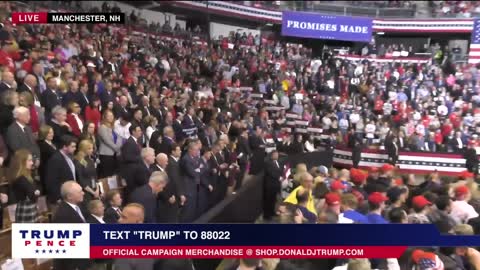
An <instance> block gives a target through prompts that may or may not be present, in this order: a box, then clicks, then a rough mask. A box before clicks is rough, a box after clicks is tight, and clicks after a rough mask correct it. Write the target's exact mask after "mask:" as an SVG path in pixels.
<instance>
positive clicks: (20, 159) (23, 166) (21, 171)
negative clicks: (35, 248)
mask: <svg viewBox="0 0 480 270" xmlns="http://www.w3.org/2000/svg"><path fill="white" fill-rule="evenodd" d="M32 167H33V157H32V153H30V151H28V150H26V149H20V150H18V151H17V152H15V155H14V156H13V159H12V161H11V163H10V168H9V171H8V180H9V182H10V187H11V189H12V193H13V195H14V197H15V198H16V200H17V208H16V210H15V222H17V223H35V222H37V218H38V213H37V198H38V196H40V191H39V190H38V189H37V188H36V186H35V183H34V182H33V178H32Z"/></svg>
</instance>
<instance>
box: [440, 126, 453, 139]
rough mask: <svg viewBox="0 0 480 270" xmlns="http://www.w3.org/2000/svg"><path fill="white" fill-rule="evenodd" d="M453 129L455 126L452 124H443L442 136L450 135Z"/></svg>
mask: <svg viewBox="0 0 480 270" xmlns="http://www.w3.org/2000/svg"><path fill="white" fill-rule="evenodd" d="M452 130H453V127H452V125H446V124H445V125H443V126H442V136H445V137H447V136H448V135H450V132H452Z"/></svg>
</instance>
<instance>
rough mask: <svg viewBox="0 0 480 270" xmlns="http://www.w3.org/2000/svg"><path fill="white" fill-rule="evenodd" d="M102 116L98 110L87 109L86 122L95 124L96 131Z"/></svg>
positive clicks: (88, 107)
mask: <svg viewBox="0 0 480 270" xmlns="http://www.w3.org/2000/svg"><path fill="white" fill-rule="evenodd" d="M101 119H102V114H101V113H100V111H99V110H98V109H97V108H94V109H92V108H91V107H90V106H87V107H85V121H90V122H92V123H94V124H95V130H97V128H98V126H99V125H100V120H101Z"/></svg>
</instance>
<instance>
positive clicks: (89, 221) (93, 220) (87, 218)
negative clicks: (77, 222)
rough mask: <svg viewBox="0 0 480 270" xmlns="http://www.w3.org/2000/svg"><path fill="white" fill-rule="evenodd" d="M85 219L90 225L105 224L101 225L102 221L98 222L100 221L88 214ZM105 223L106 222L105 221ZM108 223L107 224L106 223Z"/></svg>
mask: <svg viewBox="0 0 480 270" xmlns="http://www.w3.org/2000/svg"><path fill="white" fill-rule="evenodd" d="M85 219H86V220H87V223H90V224H103V223H100V221H98V219H96V218H95V217H94V216H92V215H90V214H88V215H87V216H86V217H85ZM103 221H105V220H103ZM105 223H107V222H105Z"/></svg>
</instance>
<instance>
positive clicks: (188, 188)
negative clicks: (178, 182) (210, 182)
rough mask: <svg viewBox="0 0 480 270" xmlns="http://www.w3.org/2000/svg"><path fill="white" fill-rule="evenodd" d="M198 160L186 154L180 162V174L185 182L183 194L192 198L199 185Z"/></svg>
mask: <svg viewBox="0 0 480 270" xmlns="http://www.w3.org/2000/svg"><path fill="white" fill-rule="evenodd" d="M199 165H200V164H199V160H198V158H192V157H191V156H190V155H189V154H188V153H187V154H186V155H185V156H183V158H182V159H181V161H180V167H181V172H182V175H183V179H184V182H185V190H184V191H185V193H186V194H188V195H190V196H193V195H194V194H196V192H197V184H199V183H200V172H199V171H196V169H197V168H199Z"/></svg>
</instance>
